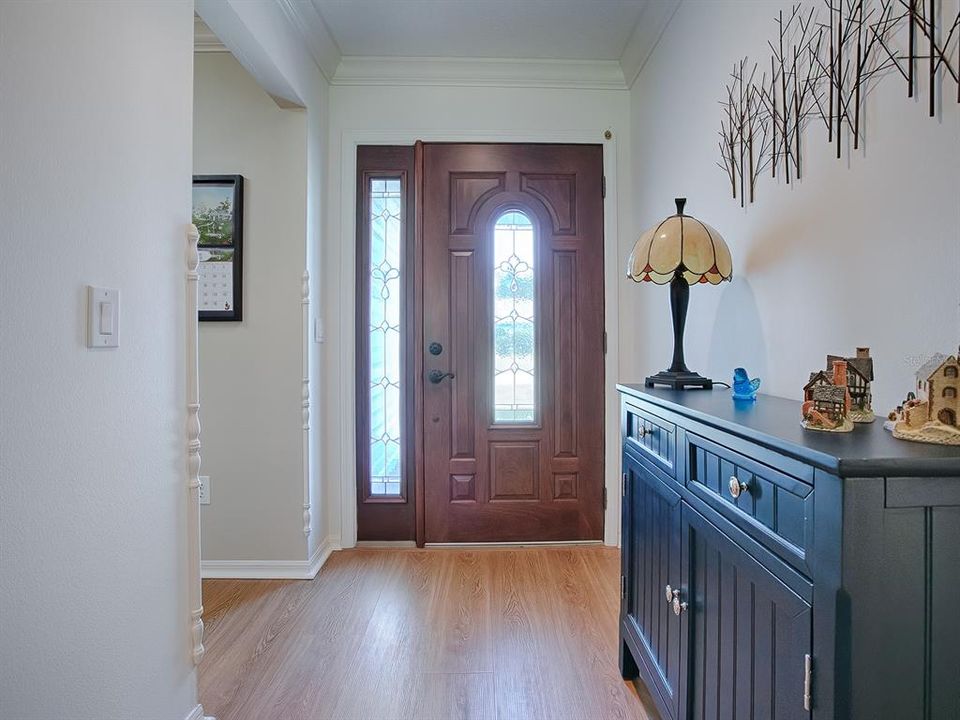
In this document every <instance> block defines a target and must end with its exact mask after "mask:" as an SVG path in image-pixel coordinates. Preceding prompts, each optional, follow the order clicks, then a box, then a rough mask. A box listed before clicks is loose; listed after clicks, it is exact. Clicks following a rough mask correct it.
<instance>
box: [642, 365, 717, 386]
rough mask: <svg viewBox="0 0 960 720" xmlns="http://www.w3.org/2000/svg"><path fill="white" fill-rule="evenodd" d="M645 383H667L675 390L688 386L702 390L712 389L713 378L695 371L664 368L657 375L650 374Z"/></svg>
mask: <svg viewBox="0 0 960 720" xmlns="http://www.w3.org/2000/svg"><path fill="white" fill-rule="evenodd" d="M643 384H644V385H645V386H647V387H653V386H654V385H665V386H667V387H669V388H673V389H674V390H684V389H686V388H700V389H701V390H712V389H713V380H711V379H710V378H705V377H703V375H700V374H698V373H695V372H690V371H688V372H670V371H669V370H662V371H660V372H658V373H657V374H656V375H650V376H649V377H647V379H646V380H644V381H643Z"/></svg>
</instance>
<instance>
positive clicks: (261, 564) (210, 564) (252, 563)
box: [200, 537, 339, 580]
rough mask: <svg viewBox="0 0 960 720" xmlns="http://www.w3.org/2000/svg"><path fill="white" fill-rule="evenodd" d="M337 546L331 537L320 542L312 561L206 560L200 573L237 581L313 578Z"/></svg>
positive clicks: (210, 576)
mask: <svg viewBox="0 0 960 720" xmlns="http://www.w3.org/2000/svg"><path fill="white" fill-rule="evenodd" d="M338 549H339V548H338V547H337V546H336V544H335V543H334V542H333V539H332V538H329V537H328V538H326V539H325V540H324V541H323V542H321V543H320V544H319V545H317V548H316V550H314V551H313V555H312V556H311V557H310V559H309V560H203V561H202V562H201V563H200V575H201V577H204V578H230V579H237V580H313V578H315V577H316V576H317V573H318V572H320V568H322V567H323V564H324V563H325V562H326V561H327V558H329V557H330V553H332V552H333V551H334V550H338Z"/></svg>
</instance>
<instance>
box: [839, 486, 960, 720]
mask: <svg viewBox="0 0 960 720" xmlns="http://www.w3.org/2000/svg"><path fill="white" fill-rule="evenodd" d="M958 488H960V478H956V477H942V478H887V479H886V480H884V479H883V478H849V479H847V480H846V483H845V493H844V528H843V586H844V594H845V597H846V599H847V602H848V604H849V610H848V613H849V621H848V622H847V623H845V626H844V631H845V632H846V633H849V640H848V643H849V646H850V648H851V650H850V658H849V681H850V685H851V692H850V704H849V715H850V716H851V717H855V718H859V717H880V716H884V717H891V718H894V717H895V718H901V717H902V718H907V717H917V718H924V719H925V720H948V718H949V719H950V720H955V719H956V718H958V717H960V614H958V612H957V607H958V600H957V588H958V587H960V560H958V557H960V493H958V491H957V490H958ZM878 568H880V569H881V570H879V571H878ZM877 628H883V632H877ZM844 640H847V638H844ZM841 710H845V708H843V707H842V706H841Z"/></svg>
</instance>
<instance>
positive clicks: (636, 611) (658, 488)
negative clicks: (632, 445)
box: [623, 453, 681, 717]
mask: <svg viewBox="0 0 960 720" xmlns="http://www.w3.org/2000/svg"><path fill="white" fill-rule="evenodd" d="M624 472H625V473H626V475H627V478H626V483H625V490H626V496H625V497H624V546H623V552H624V567H625V570H626V572H625V575H626V577H627V578H628V580H627V587H626V596H625V597H624V599H623V602H624V618H623V622H624V624H625V630H626V633H627V635H628V637H630V638H631V639H632V640H633V641H634V642H635V644H638V645H639V647H638V648H637V650H638V653H637V654H639V656H640V657H638V658H637V660H638V661H639V662H640V663H641V664H642V665H644V666H645V668H646V670H647V672H646V673H644V675H645V679H646V680H647V681H648V684H652V685H653V687H651V688H650V690H651V692H653V693H655V694H659V696H660V700H661V702H662V704H663V705H664V706H665V708H666V709H667V710H668V711H669V713H670V715H672V716H673V717H677V710H678V694H677V688H678V685H679V673H680V636H679V632H680V623H679V619H678V618H676V617H674V615H673V614H672V612H671V610H670V603H669V602H668V601H667V598H666V592H665V588H666V586H667V585H672V586H674V587H677V586H678V583H679V582H680V505H681V503H680V496H679V495H678V494H677V493H676V492H675V491H674V490H673V489H671V488H670V487H669V486H668V485H667V484H666V483H665V482H664V481H663V480H662V479H660V478H659V477H658V475H657V473H658V471H655V470H653V469H652V468H651V467H649V466H647V465H645V464H644V463H642V462H640V461H638V460H636V459H635V458H633V457H631V456H630V455H629V454H626V453H625V454H624Z"/></svg>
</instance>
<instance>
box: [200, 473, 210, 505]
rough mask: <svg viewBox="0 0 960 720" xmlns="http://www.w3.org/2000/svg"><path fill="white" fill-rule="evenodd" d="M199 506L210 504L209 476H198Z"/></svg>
mask: <svg viewBox="0 0 960 720" xmlns="http://www.w3.org/2000/svg"><path fill="white" fill-rule="evenodd" d="M199 494H200V504H201V505H209V504H210V476H209V475H201V476H200V493H199Z"/></svg>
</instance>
